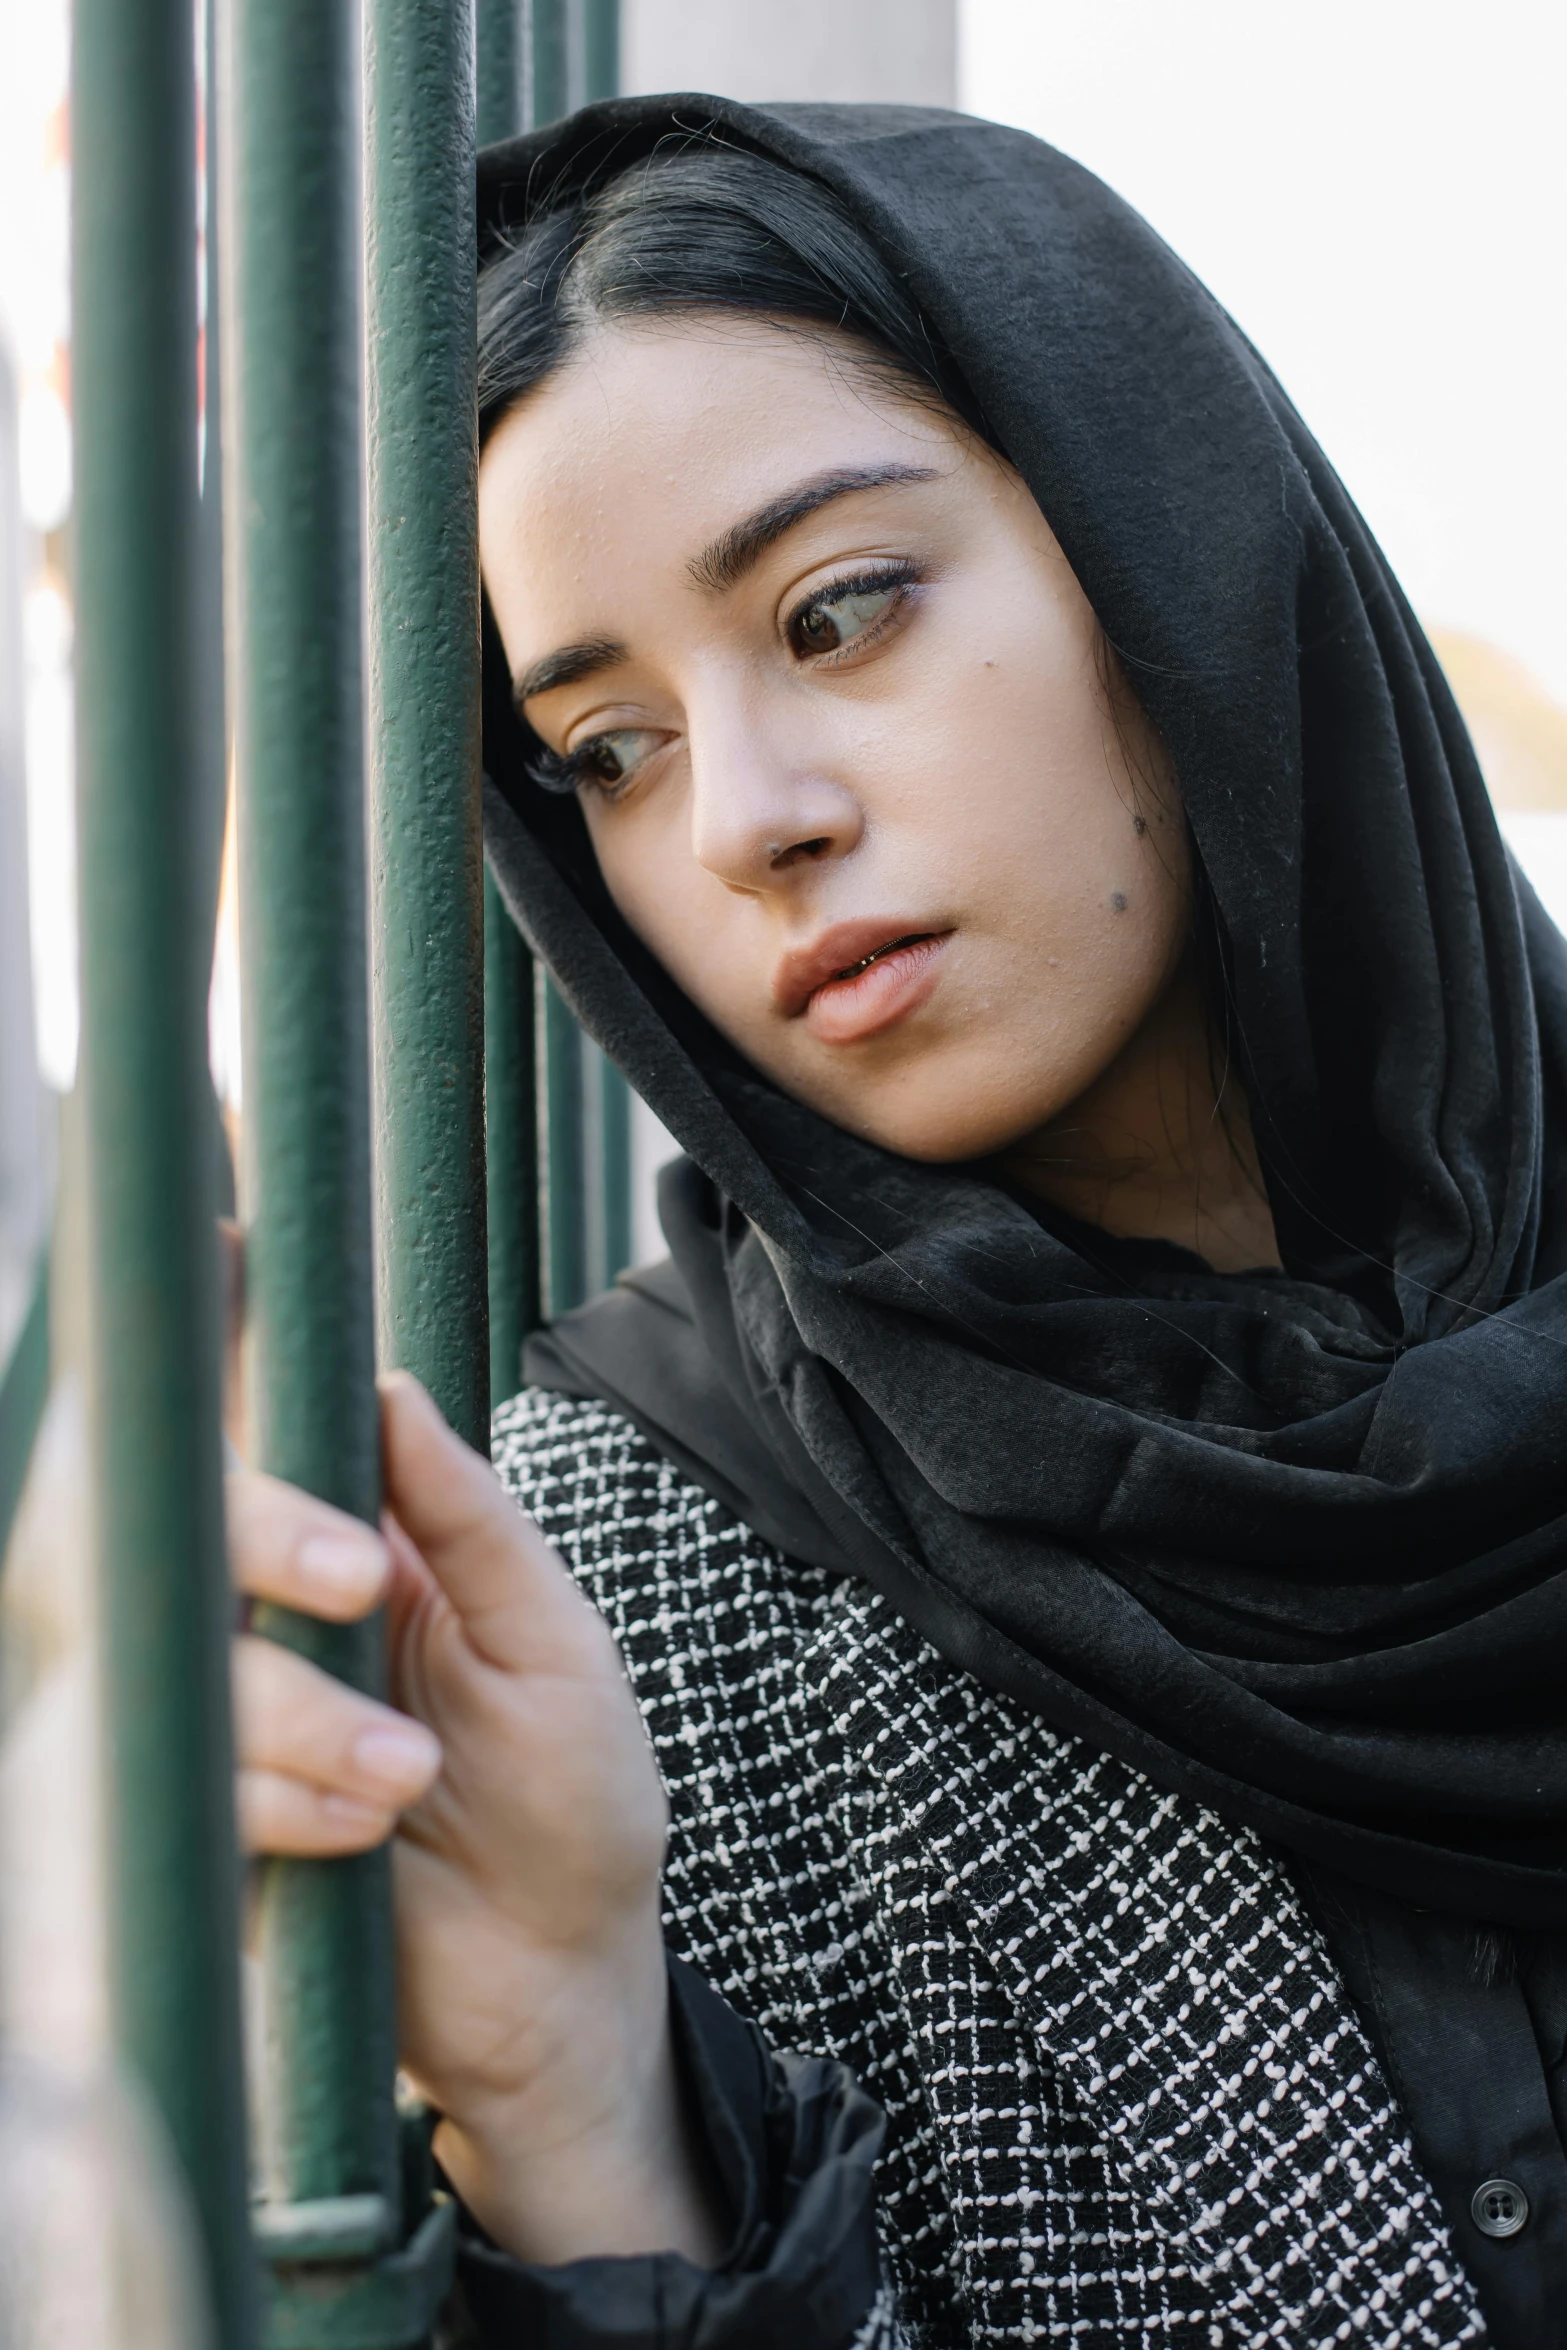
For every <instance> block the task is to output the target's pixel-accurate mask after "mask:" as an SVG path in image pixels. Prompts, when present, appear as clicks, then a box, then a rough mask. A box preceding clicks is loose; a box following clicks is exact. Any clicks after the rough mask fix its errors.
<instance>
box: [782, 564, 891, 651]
mask: <svg viewBox="0 0 1567 2350" xmlns="http://www.w3.org/2000/svg"><path fill="white" fill-rule="evenodd" d="M910 578H911V575H910V574H909V573H908V572H902V571H900V572H898V573H896V574H893V575H891V576H889V575H888V574H887V573H886V572H881V573H878V574H877V575H876V576H875V577H873V578H870V579H845V580H840V581H839V582H838V583H837V584H836V586H834V587H832V588H829V589H828V590H827V591H826V592H825V593H824V594H822V595H817V596H813V597H812V598H811V600H810V602H809V603H806V604H802V605H801V606H800V607H799V609H798V611H796V612H795V613H794V614H793V615H792V617H791V619H790V621H789V629H788V634H789V642H790V644H791V645H792V646H793V648H794V650H795V652H796V653H798V654H800V655H801V656H802V657H808V656H809V655H811V654H813V653H839V652H842V651H843V650H844V649H845V648H846V647H847V646H849V645H852V644H854V643H856V642H857V641H858V640H859V639H860V638H861V637H863V636H866V635H868V634H869V633H870V631H871V630H872V629H874V628H875V626H876V625H877V623H878V621H882V620H885V619H887V618H888V616H889V615H890V614H891V613H892V612H893V611H894V609H895V608H896V606H897V605H898V603H899V602H900V600H901V599H902V596H903V594H904V591H905V590H906V589H907V587H908V586H909V584H910Z"/></svg>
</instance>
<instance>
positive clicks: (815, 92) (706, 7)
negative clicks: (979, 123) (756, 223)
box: [621, 0, 957, 106]
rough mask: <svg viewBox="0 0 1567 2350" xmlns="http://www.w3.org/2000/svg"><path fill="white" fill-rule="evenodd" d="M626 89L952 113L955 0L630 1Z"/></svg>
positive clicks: (625, 21) (624, 26) (625, 2)
mask: <svg viewBox="0 0 1567 2350" xmlns="http://www.w3.org/2000/svg"><path fill="white" fill-rule="evenodd" d="M621 79H622V82H623V84H624V86H625V88H626V89H627V90H628V91H642V90H702V91H708V92H711V93H713V94H714V95H716V96H719V97H723V98H760V99H766V98H845V99H846V98H881V99H888V100H896V101H898V102H900V103H902V104H904V105H910V106H951V105H953V104H954V103H955V91H956V86H957V84H956V26H955V0H858V5H850V6H844V5H843V0H622V18H621Z"/></svg>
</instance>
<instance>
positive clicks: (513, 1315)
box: [0, 0, 631, 2350]
mask: <svg viewBox="0 0 1567 2350" xmlns="http://www.w3.org/2000/svg"><path fill="white" fill-rule="evenodd" d="M362 34H363V49H362V52H361V50H360V47H359V44H360V40H361V10H360V8H359V6H358V5H356V4H355V0H218V9H217V23H216V26H215V28H214V27H213V25H212V21H211V18H210V16H209V20H208V39H207V41H206V43H205V48H206V53H207V57H208V60H209V70H208V72H207V76H206V87H207V89H208V92H209V94H210V90H211V87H212V83H213V79H214V76H213V74H212V72H211V70H210V60H211V57H212V53H213V49H214V46H215V52H216V72H215V81H216V88H217V93H218V103H217V105H216V108H215V109H213V108H211V107H210V106H209V108H208V111H207V115H206V121H205V132H206V136H205V152H206V160H207V164H208V166H209V176H210V166H211V164H212V161H213V151H214V148H216V150H217V159H218V163H219V166H220V177H221V181H222V187H223V203H222V207H221V221H222V232H223V233H222V235H221V237H215V236H214V235H213V234H212V233H211V232H212V230H213V226H214V222H213V217H212V215H211V212H210V209H209V215H208V220H207V228H208V237H207V244H206V252H207V260H208V270H207V280H206V309H207V335H206V343H205V362H204V374H205V381H204V399H205V410H204V416H203V415H202V414H201V413H199V410H198V384H199V375H198V350H199V348H200V344H199V339H198V313H197V273H196V269H195V266H194V262H195V243H194V227H195V212H196V205H195V195H196V189H197V184H198V176H197V159H198V139H197V129H198V117H197V104H198V89H199V88H200V87H201V76H200V74H199V72H198V49H199V46H200V45H199V44H198V43H197V41H196V40H195V39H194V37H193V22H192V10H191V7H190V0H75V34H74V57H75V65H74V89H73V155H74V191H75V192H74V206H75V219H74V284H75V309H74V317H75V326H74V336H75V342H74V377H75V401H76V433H77V470H76V479H77V507H76V518H75V541H76V549H77V553H76V602H77V646H78V652H77V698H78V722H77V739H78V764H79V836H80V852H79V855H80V887H81V907H82V924H81V928H82V987H83V1021H82V1079H81V1082H82V1087H83V1092H84V1097H85V1113H86V1134H87V1192H88V1208H89V1224H90V1230H91V1260H92V1261H91V1267H90V1273H91V1280H90V1291H91V1300H92V1311H91V1321H92V1330H91V1349H92V1365H91V1367H92V1388H93V1415H92V1426H93V1438H92V1442H93V1450H94V1473H95V1493H96V1513H95V1515H96V1527H97V1533H96V1540H97V1545H98V1560H97V1568H98V1582H99V1590H100V1611H99V1612H100V1617H101V1622H102V1642H103V1656H102V1685H103V1690H104V1702H105V1712H106V1729H107V1737H106V1746H107V1775H106V1800H107V1805H108V1826H109V1834H108V1837H107V1844H108V1847H109V1850H110V1852H111V1854H112V1863H111V1871H112V1883H111V1885H110V1888H109V1896H110V1925H111V1949H112V1973H113V2009H114V2031H115V2037H116V2043H117V2047H118V2050H119V2053H120V2055H121V2057H122V2058H123V2060H124V2062H125V2063H126V2064H127V2066H128V2067H129V2068H131V2069H132V2070H133V2071H134V2072H135V2074H136V2075H138V2076H139V2078H140V2080H141V2081H142V2083H143V2084H144V2085H145V2087H146V2089H147V2090H148V2091H149V2092H150V2094H151V2097H152V2100H153V2102H154V2104H155V2106H156V2107H157V2109H158V2110H159V2111H160V2112H161V2114H162V2117H163V2120H164V2123H165V2124H166V2127H167V2132H168V2137H169V2142H170V2145H171V2147H172V2150H173V2153H174V2156H175V2158H176V2161H177V2164H178V2167H179V2169H180V2170H181V2171H182V2173H183V2175H184V2178H185V2181H186V2183H187V2186H188V2188H189V2192H190V2196H191V2200H192V2205H193V2209H194V2211H195V2214H196V2218H197V2222H198V2235H199V2240H200V2244H201V2247H202V2252H203V2255H204V2260H205V2269H206V2285H207V2288H208V2291H209V2296H210V2301H211V2306H212V2311H213V2319H214V2338H215V2341H216V2343H217V2345H218V2350H260V2345H262V2344H263V2343H265V2344H267V2345H270V2346H274V2350H285V2346H287V2350H334V2346H339V2350H346V2346H348V2345H357V2346H359V2350H397V2346H400V2345H414V2344H417V2343H420V2342H422V2341H424V2340H426V2338H427V2336H428V2333H429V2330H430V2326H431V2323H432V2320H433V2316H434V2312H435V2310H436V2307H437V2304H438V2302H439V2300H440V2298H441V2296H442V2294H443V2292H444V2290H445V2286H446V2283H447V2280H448V2278H449V2275H450V2265H451V2248H452V2245H451V2213H450V2209H449V2207H448V2206H446V2205H445V2204H444V2203H443V2202H442V2201H441V2200H440V2199H439V2198H438V2197H433V2196H432V2193H431V2184H430V2164H429V2154H428V2128H427V2123H426V2119H425V2117H424V2116H423V2115H421V2114H420V2113H418V2112H417V2111H413V2110H408V2109H406V2108H404V2109H399V2105H398V2101H397V2096H396V2089H395V2018H394V1984H393V1973H392V1936H391V1918H390V1877H389V1865H388V1857H387V1854H386V1853H385V1852H384V1851H383V1852H380V1853H376V1854H372V1855H368V1856H365V1857H362V1858H358V1859H352V1860H340V1861H330V1862H317V1861H276V1862H271V1863H268V1864H267V1865H266V1867H265V1869H264V1870H263V1871H262V1872H261V1877H260V1882H259V1889H258V1903H257V1907H258V1915H259V1920H260V1927H259V1937H260V1945H261V1951H262V1957H263V1971H264V1975H265V1984H266V1994H265V2034H264V2038H265V2049H266V2057H265V2078H264V2086H263V2090H262V2097H261V2103H262V2106H263V2111H262V2113H261V2114H260V2116H259V2117H258V2124H257V2128H256V2131H255V2132H254V2134H253V2136H252V2133H250V2132H249V2131H248V2130H247V2126H246V2117H245V2083H244V2079H243V2068H242V2064H241V2028H240V1985H239V1957H238V1919H239V1906H240V1905H239V1894H240V1869H239V1862H238V1858H237V1854H236V1850H235V1840H234V1830H233V1816H232V1798H231V1784H232V1760H233V1758H232V1740H231V1730H230V1722H229V1695H228V1660H227V1645H228V1639H229V1633H230V1629H231V1626H232V1620H233V1602H232V1598H231V1595H230V1590H229V1584H228V1571H227V1563H226V1557H225V1549H224V1539H223V1518H222V1439H221V1433H220V1376H221V1333H220V1329H219V1315H220V1302H219V1301H220V1291H221V1286H222V1285H221V1280H220V1266H219V1258H218V1247H217V1235H216V1226H215V1212H216V1209H217V1205H218V1197H217V1191H218V1187H217V1183H216V1180H215V1170H216V1165H217V1160H218V1153H217V1151H216V1150H215V1148H214V1110H213V1098H212V1092H211V1085H210V1080H209V1076H208V1072H207V1057H206V1044H207V1038H206V999H207V981H208V970H209V964H210V953H211V939H212V918H213V900H214V890H215V863H216V860H215V854H214V846H215V839H216V830H217V815H216V811H217V810H218V808H219V807H220V806H221V801H222V794H223V779H224V770H225V767H226V766H227V764H228V753H229V751H230V750H231V754H232V765H233V771H234V776H235V788H236V801H237V821H238V831H239V871H240V876H241V916H240V919H241V938H242V965H243V991H242V994H243V1006H244V1032H245V1033H244V1079H245V1099H244V1114H243V1162H244V1163H243V1168H242V1173H241V1183H240V1208H241V1221H242V1225H243V1229H244V1235H245V1254H246V1271H245V1293H246V1340H245V1384H246V1400H247V1411H248V1424H249V1432H250V1433H249V1452H250V1457H251V1458H252V1460H253V1461H254V1462H255V1464H256V1465H258V1466H260V1467H264V1468H266V1469H268V1470H271V1471H272V1472H274V1473H275V1474H278V1475H281V1476H284V1477H287V1478H289V1479H291V1480H293V1481H294V1482H295V1483H298V1484H300V1485H302V1486H304V1487H306V1488H307V1489H308V1490H310V1491H312V1492H314V1493H317V1494H320V1495H322V1496H323V1497H325V1498H327V1499H329V1500H331V1501H333V1502H334V1503H336V1504H337V1505H338V1506H339V1507H342V1508H345V1509H347V1510H350V1511H352V1512H354V1513H355V1514H357V1515H359V1516H361V1517H364V1518H366V1519H368V1520H372V1521H373V1520H374V1518H375V1517H376V1514H377V1511H378V1507H379V1500H380V1488H379V1459H378V1421H377V1410H376V1398H375V1389H374V1372H375V1368H376V1364H377V1362H378V1361H379V1362H381V1363H382V1364H394V1363H395V1364H401V1365H405V1366H407V1367H409V1368H411V1369H412V1370H413V1371H415V1372H416V1373H417V1374H418V1376H419V1377H420V1378H421V1379H422V1380H423V1381H424V1383H425V1384H426V1385H427V1386H428V1387H429V1388H430V1390H431V1392H432V1393H433V1394H434V1396H435V1397H436V1399H437V1401H438V1402H439V1403H440V1405H441V1407H442V1409H443V1410H444V1411H445V1413H446V1414H447V1417H448V1418H449V1419H450V1420H451V1422H452V1423H453V1425H454V1426H455V1427H456V1428H457V1429H458V1430H459V1432H460V1433H461V1434H462V1435H464V1436H465V1437H466V1438H467V1439H468V1440H469V1441H470V1442H471V1443H473V1444H475V1445H479V1446H482V1445H483V1444H484V1442H485V1437H486V1424H487V1417H488V1409H489V1405H490V1401H491V1399H492V1396H494V1395H495V1394H497V1393H507V1392H509V1391H510V1389H511V1388H512V1387H513V1386H515V1385H516V1383H517V1380H518V1377H519V1358H520V1348H521V1342H522V1339H523V1336H524V1335H525V1333H526V1331H527V1329H528V1328H529V1327H530V1326H532V1324H533V1323H534V1322H535V1321H536V1320H537V1319H538V1316H539V1313H540V1309H541V1306H543V1307H545V1308H547V1309H548V1310H552V1311H556V1312H558V1311H560V1310H562V1309H563V1308H565V1307H566V1306H569V1305H570V1304H572V1303H575V1302H576V1301H577V1300H578V1299H579V1298H580V1297H582V1296H585V1295H587V1294H589V1293H590V1292H591V1291H592V1290H593V1289H595V1288H597V1287H599V1286H602V1285H603V1284H604V1283H605V1282H606V1281H607V1280H609V1279H611V1278H612V1277H613V1275H614V1273H615V1272H616V1271H617V1270H619V1268H620V1267H621V1265H623V1264H624V1263H625V1262H626V1261H627V1259H628V1258H629V1255H630V1251H631V1230H630V1225H631V1211H630V1201H631V1188H630V1097H629V1095H628V1094H627V1093H626V1091H625V1088H624V1086H623V1084H622V1082H621V1080H620V1079H619V1077H618V1076H617V1075H616V1074H615V1072H614V1071H613V1070H612V1069H610V1068H609V1066H608V1064H607V1063H605V1062H604V1061H603V1059H602V1057H601V1056H600V1055H599V1054H598V1052H597V1050H596V1048H594V1047H593V1046H591V1045H590V1044H589V1043H588V1041H587V1039H586V1038H585V1037H584V1036H583V1035H582V1033H581V1031H580V1030H579V1029H578V1028H577V1026H576V1023H575V1022H574V1020H572V1018H571V1016H570V1014H569V1012H568V1011H567V1009H566V1007H565V1005H564V1003H563V1002H562V1001H561V999H560V998H559V997H558V996H557V995H556V993H555V992H554V990H553V988H552V987H551V986H550V985H549V984H548V983H547V982H545V981H544V979H543V975H542V974H541V973H539V972H538V971H536V970H535V969H534V967H533V965H532V963H531V961H530V959H529V957H528V955H527V953H526V950H525V949H524V947H523V946H522V944H521V942H520V941H519V940H518V939H517V937H516V935H515V933H514V932H513V931H512V929H511V927H510V925H509V923H507V922H506V921H505V920H504V917H503V916H502V915H501V914H500V909H499V906H498V902H497V900H496V899H495V896H494V893H493V889H491V888H490V887H489V886H488V885H487V884H486V883H485V881H484V879H483V874H482V864H481V850H480V828H479V805H480V772H479V765H480V745H479V728H478V712H479V677H478V660H479V589H478V575H477V560H476V543H477V534H476V521H475V504H476V477H477V462H476V448H475V433H474V412H473V394H474V321H473V230H474V222H473V157H474V147H475V139H476V136H477V137H478V138H481V139H490V138H494V137H497V136H501V135H504V134H505V133H507V132H509V131H511V130H512V129H514V128H516V127H518V126H520V125H521V124H523V123H525V122H528V121H532V120H545V119H549V118H551V117H552V116H553V115H555V114H557V113H559V112H561V111H564V110H565V109H566V107H568V106H570V105H574V104H576V103H578V102H580V101H581V100H583V99H586V98H589V97H593V96H597V95H602V94H605V93H606V92H608V91H609V90H611V89H612V88H613V87H614V84H615V77H616V55H617V11H616V8H615V6H614V4H613V0H532V4H531V6H530V5H526V4H522V0H478V6H477V12H476V13H475V10H474V6H473V0H364V5H363V12H362ZM361 168H362V171H363V180H362V182H361ZM214 254H216V261H217V267H216V274H214V270H213V257H214ZM219 313H221V319H222V328H223V357H222V364H221V366H220V365H219V363H218V353H217V347H216V344H215V342H214V339H213V331H212V330H213V324H214V320H215V318H216V317H217V316H218V314H219ZM220 380H221V385H222V394H221V398H220V396H219V383H220ZM203 435H204V439H205V450H206V459H205V465H204V466H203V463H202V457H201V450H202V442H203ZM220 446H221V449H222V476H223V495H222V500H221V508H220V504H219V501H218V498H217V494H216V487H215V485H216V481H217V477H218V468H217V465H216V462H215V459H216V453H217V451H218V449H219V447H220ZM220 547H221V549H222V551H223V553H224V555H225V556H226V574H225V576H224V577H222V578H220V576H219V572H218V568H217V567H218V562H219V550H220ZM225 636H226V639H227V662H226V669H227V693H226V709H227V719H225V695H224V691H223V681H222V677H221V674H220V670H221V667H222V664H221V663H220V661H219V658H218V653H217V647H218V643H219V640H220V639H222V638H223V637H225ZM367 852H368V853H367ZM367 971H368V972H369V974H370V979H369V983H368V985H367ZM486 1142H487V1143H488V1171H487V1168H486ZM487 1227H488V1234H489V1246H488V1257H487V1255H486V1228H487ZM46 1324H47V1304H46V1300H45V1294H44V1291H43V1289H42V1288H40V1302H39V1303H38V1305H37V1306H36V1307H35V1310H34V1312H33V1314H32V1316H31V1317H30V1318H29V1320H28V1323H27V1328H26V1333H25V1337H24V1342H23V1345H22V1347H21V1349H20V1350H19V1351H18V1352H16V1353H15V1354H14V1355H13V1358H12V1361H11V1363H10V1365H9V1366H8V1367H7V1368H6V1370H5V1372H4V1375H3V1378H0V1504H3V1505H4V1510H5V1515H6V1516H8V1515H9V1508H10V1505H11V1503H12V1502H13V1501H14V1498H15V1488H16V1486H17V1485H18V1484H19V1482H20V1473H21V1464H22V1460H23V1458H24V1455H25V1451H26V1448H27V1445H28V1443H29V1442H30V1441H31V1436H32V1432H33V1427H34V1425H35V1424H36V1419H37V1410H38V1405H39V1400H40V1398H41V1395H42V1392H43V1385H44V1364H45V1359H46V1351H47V1350H46V1343H45V1340H46ZM8 1445H9V1447H10V1449H9V1451H8V1450H7V1446H8ZM13 1455H14V1456H15V1457H14V1458H13V1457H12V1456H13ZM4 1531H5V1528H4V1523H3V1521H0V1542H3V1537H4ZM256 1620H257V1625H258V1628H259V1629H262V1630H264V1631H266V1632H267V1633H269V1634H270V1635H271V1636H272V1637H274V1638H276V1639H278V1640H280V1641H283V1642H285V1643H287V1644H288V1645H290V1646H292V1647H294V1648H296V1649H298V1650H299V1651H301V1652H302V1653H304V1654H306V1655H308V1656H310V1657H311V1658H313V1659H314V1660H315V1661H317V1662H318V1663H320V1664H322V1665H324V1666H325V1667H326V1668H327V1669H329V1670H331V1671H333V1672H336V1673H338V1674H340V1675H342V1676H343V1677H344V1678H345V1679H347V1680H349V1681H351V1682H353V1683H355V1684H356V1685H358V1686H360V1687H363V1688H366V1689H371V1690H374V1689H377V1688H379V1687H380V1686H381V1685H382V1682H383V1678H384V1659H383V1655H382V1635H381V1631H380V1628H379V1626H378V1625H376V1624H371V1625H369V1626H365V1627H341V1626H324V1625H322V1624H320V1623H317V1622H315V1621H313V1620H311V1619H308V1618H305V1617H302V1616H299V1615H296V1614H293V1613H291V1612H290V1611H288V1610H285V1609H280V1608H266V1609H263V1610H261V1611H259V1612H258V1615H257V1619H256ZM257 2183H259V2192H260V2200H259V2203H253V2201H252V2190H253V2186H254V2185H255V2184H257Z"/></svg>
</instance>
